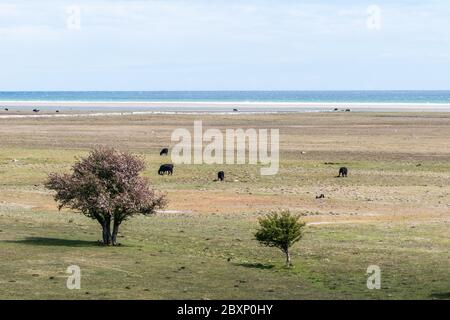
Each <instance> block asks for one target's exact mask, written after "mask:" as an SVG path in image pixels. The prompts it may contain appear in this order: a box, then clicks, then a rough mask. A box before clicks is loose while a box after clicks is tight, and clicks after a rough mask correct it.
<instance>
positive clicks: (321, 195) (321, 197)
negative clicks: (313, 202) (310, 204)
mask: <svg viewBox="0 0 450 320" xmlns="http://www.w3.org/2000/svg"><path fill="white" fill-rule="evenodd" d="M323 198H325V195H324V194H323V193H321V194H320V196H316V199H323Z"/></svg>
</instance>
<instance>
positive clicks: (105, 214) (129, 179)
mask: <svg viewBox="0 0 450 320" xmlns="http://www.w3.org/2000/svg"><path fill="white" fill-rule="evenodd" d="M144 168H145V163H144V160H143V159H142V158H139V157H137V156H134V155H132V154H129V153H121V152H118V151H116V150H114V149H112V148H99V149H96V150H94V151H92V152H91V153H90V154H89V156H88V157H86V158H82V159H80V160H79V161H78V162H76V163H75V164H74V165H73V167H72V172H71V173H70V174H62V175H59V174H56V173H52V174H50V175H49V177H48V180H47V182H46V184H45V186H46V187H47V188H48V189H50V190H54V191H56V193H55V196H54V199H55V201H56V202H58V204H59V209H61V208H63V207H67V208H70V209H73V210H76V211H79V212H81V213H82V214H84V215H85V216H87V217H89V218H92V219H95V220H97V221H98V223H100V225H101V226H102V230H103V233H102V235H103V244H104V245H113V246H115V245H117V233H118V231H119V226H120V224H121V223H122V222H123V221H125V220H126V219H128V218H130V217H132V216H133V215H136V214H143V215H151V214H154V213H155V212H156V210H157V209H160V208H164V207H165V205H166V200H165V196H164V195H163V194H161V193H159V192H157V191H155V190H154V189H153V188H152V187H151V186H150V184H149V182H148V180H146V179H144V178H143V177H141V176H140V175H139V174H140V172H141V171H142V170H144ZM111 224H112V230H111Z"/></svg>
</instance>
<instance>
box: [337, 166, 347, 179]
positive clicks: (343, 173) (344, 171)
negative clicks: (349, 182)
mask: <svg viewBox="0 0 450 320" xmlns="http://www.w3.org/2000/svg"><path fill="white" fill-rule="evenodd" d="M347 172H348V169H347V168H346V167H341V168H339V177H346V176H347Z"/></svg>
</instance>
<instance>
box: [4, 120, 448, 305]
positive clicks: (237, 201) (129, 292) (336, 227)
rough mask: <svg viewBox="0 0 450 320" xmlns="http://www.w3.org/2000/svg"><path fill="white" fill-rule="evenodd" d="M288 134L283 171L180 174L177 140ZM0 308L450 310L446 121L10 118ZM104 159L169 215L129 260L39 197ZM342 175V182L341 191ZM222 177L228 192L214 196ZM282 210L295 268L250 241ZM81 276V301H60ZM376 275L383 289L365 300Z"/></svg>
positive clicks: (153, 220) (133, 247) (133, 236)
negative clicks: (121, 159) (356, 306)
mask: <svg viewBox="0 0 450 320" xmlns="http://www.w3.org/2000/svg"><path fill="white" fill-rule="evenodd" d="M194 120H203V126H204V129H207V128H209V127H214V128H219V129H221V130H225V129H226V128H243V129H245V128H256V129H258V128H279V129H280V170H279V173H278V174H277V175H275V176H261V175H260V174H259V167H258V166H252V165H177V166H175V172H174V175H173V176H158V175H157V168H158V167H159V165H160V164H161V163H163V162H168V161H170V159H169V158H163V157H160V156H159V150H160V148H161V147H164V146H170V145H171V143H170V135H171V133H172V131H173V130H174V129H175V128H187V129H189V130H191V131H192V126H193V122H194ZM0 136H1V139H0V298H3V299H16V298H20V299H22V298H24V299H32V298H37V299H116V298H122V299H164V298H169V299H224V298H230V299H245V298H247V299H251V298H254V299H262V298H264V299H317V298H323V299H402V298H408V299H419V298H424V299H449V298H450V138H449V137H450V114H449V113H372V112H361V113H359V112H352V113H292V114H266V115H263V114H260V115H245V114H233V115H206V114H204V115H182V114H177V115H133V116H122V117H120V116H115V117H109V116H105V117H95V118H94V117H92V118H77V117H67V118H39V117H36V118H24V119H0ZM98 145H107V146H114V147H116V148H118V149H120V150H130V151H133V152H135V153H137V154H142V155H144V156H145V158H146V161H147V164H148V168H147V170H146V172H145V175H147V176H148V177H149V178H150V179H151V181H152V183H153V184H154V185H155V186H156V187H157V188H158V189H160V190H162V191H164V192H166V193H167V195H168V198H169V200H170V202H169V205H168V208H167V210H166V212H163V213H160V214H157V215H156V216H152V217H136V218H134V219H132V220H129V221H127V222H125V223H124V225H123V226H122V229H121V234H120V236H121V237H120V242H121V243H122V246H120V247H101V246H98V245H97V243H96V241H97V240H98V239H100V228H99V226H98V225H97V224H96V223H95V222H93V221H91V220H89V219H88V218H86V217H84V216H82V215H80V214H76V213H73V212H70V211H62V212H58V210H57V207H56V204H55V203H54V202H53V199H52V195H51V193H50V192H48V191H47V190H46V189H45V188H44V187H43V181H44V180H45V178H46V176H47V174H48V173H50V172H55V171H56V172H64V171H67V170H69V169H70V166H71V164H72V163H73V162H74V161H75V159H76V157H79V156H83V155H85V154H86V153H87V152H88V151H89V150H90V149H91V148H93V147H95V146H98ZM340 166H346V167H348V168H349V176H348V177H347V178H336V175H337V173H338V169H339V167H340ZM219 169H223V170H224V171H225V174H226V181H225V182H215V181H214V179H215V178H216V172H217V171H219ZM321 193H323V194H324V195H325V199H316V198H315V196H316V195H318V194H321ZM278 208H279V209H281V208H288V209H290V210H291V212H294V213H298V214H301V215H302V216H303V219H304V221H305V222H307V229H306V234H305V237H304V239H303V240H301V241H300V242H299V243H297V244H296V245H295V246H294V248H293V262H294V264H295V267H294V268H291V269H286V268H284V267H283V263H284V261H283V256H282V254H281V253H280V252H277V251H276V249H271V248H265V247H261V246H260V245H259V244H258V243H257V242H256V241H255V240H253V237H252V234H253V232H254V231H255V229H256V227H257V218H258V216H260V215H261V214H264V213H266V212H268V211H270V210H272V209H278ZM72 264H75V265H79V266H80V267H81V270H82V281H81V290H68V289H67V288H66V279H67V274H66V273H65V271H66V268H67V267H68V266H69V265H72ZM373 264H374V265H379V266H380V268H381V271H382V288H381V290H369V289H367V287H366V280H367V275H366V269H367V267H368V266H369V265H373Z"/></svg>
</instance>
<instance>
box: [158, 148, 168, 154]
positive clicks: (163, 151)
mask: <svg viewBox="0 0 450 320" xmlns="http://www.w3.org/2000/svg"><path fill="white" fill-rule="evenodd" d="M168 154H169V148H162V149H161V152H160V153H159V155H160V156H162V155H164V156H167V155H168Z"/></svg>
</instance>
